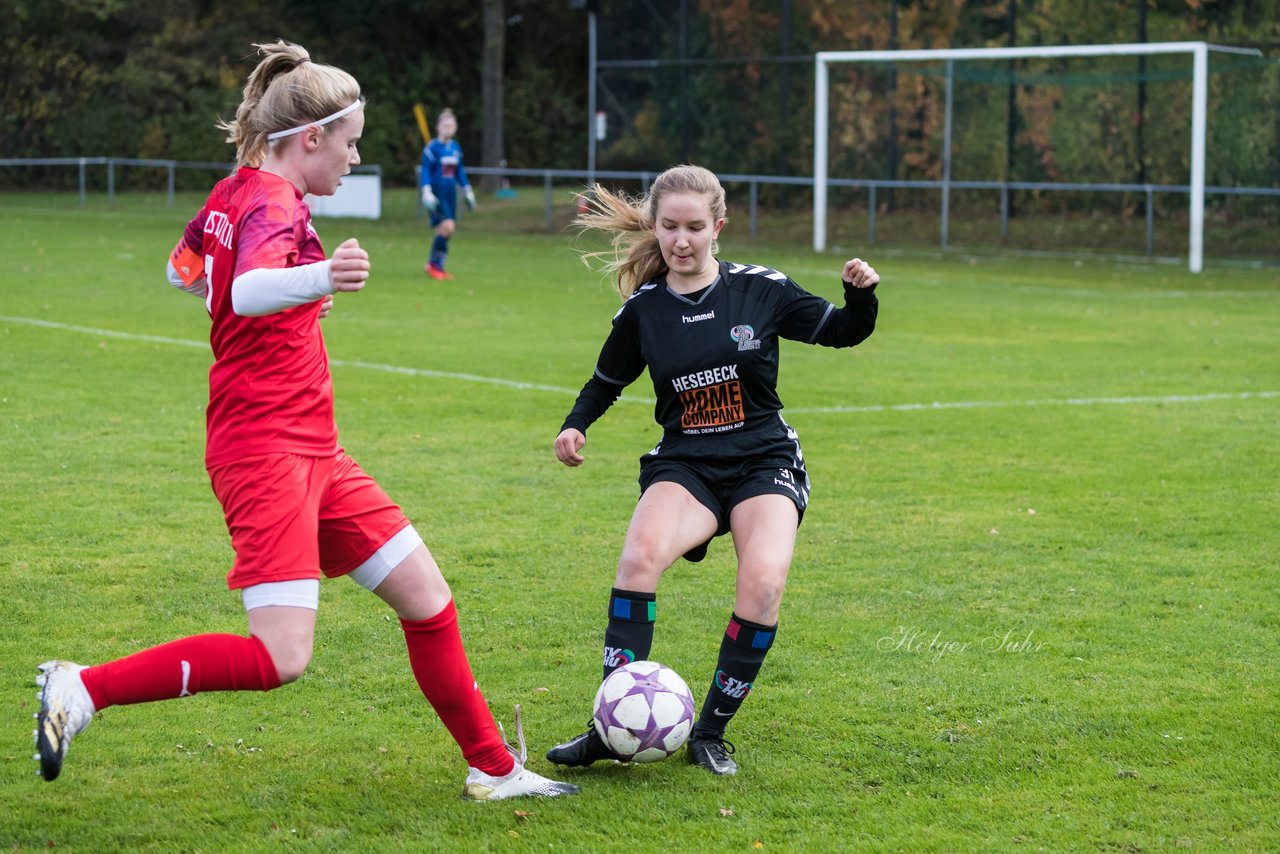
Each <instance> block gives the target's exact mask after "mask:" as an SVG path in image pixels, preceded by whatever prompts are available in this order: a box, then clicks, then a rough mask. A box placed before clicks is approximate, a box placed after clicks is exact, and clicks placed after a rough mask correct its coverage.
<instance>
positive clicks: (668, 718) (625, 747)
mask: <svg viewBox="0 0 1280 854" xmlns="http://www.w3.org/2000/svg"><path fill="white" fill-rule="evenodd" d="M693 718H694V712H693V694H691V693H690V692H689V686H688V685H686V684H685V681H684V680H683V679H681V678H680V675H679V674H678V673H676V672H675V671H674V670H672V669H671V668H670V667H664V666H663V665H661V664H659V663H658V662H656V661H633V662H631V663H630V664H626V665H623V666H622V667H619V668H618V669H617V670H615V671H613V672H612V673H610V674H609V676H608V678H606V679H605V680H604V682H602V683H600V690H599V691H597V692H596V703H595V725H596V732H598V733H600V737H601V738H603V739H604V743H605V744H607V745H608V746H609V749H610V750H612V751H613V752H614V753H616V754H617V755H618V758H620V759H623V760H626V761H628V762H657V761H658V760H659V759H666V758H667V757H668V756H670V755H671V754H673V753H675V752H676V751H677V750H679V749H680V747H681V745H683V744H684V743H685V741H687V740H688V738H689V731H690V730H692V729H693Z"/></svg>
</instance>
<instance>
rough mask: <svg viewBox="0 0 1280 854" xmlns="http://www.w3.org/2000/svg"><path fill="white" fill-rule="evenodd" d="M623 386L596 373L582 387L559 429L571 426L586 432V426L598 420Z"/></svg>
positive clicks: (618, 395)
mask: <svg viewBox="0 0 1280 854" xmlns="http://www.w3.org/2000/svg"><path fill="white" fill-rule="evenodd" d="M623 388H625V386H623V385H619V384H617V383H613V382H609V381H608V380H606V379H604V378H603V377H601V376H600V375H599V374H596V375H595V376H593V377H592V378H591V379H589V380H587V384H586V385H584V386H583V387H582V391H581V392H580V393H579V394H578V400H577V401H576V402H575V403H574V404H573V409H572V410H570V411H569V416H568V417H567V418H565V420H564V424H562V425H561V427H560V430H561V431H564V430H565V429H567V428H569V427H572V428H574V429H575V430H580V431H581V432H583V433H586V432H587V428H588V427H590V426H591V425H592V424H594V423H595V422H596V421H598V420H599V419H600V416H601V415H604V414H605V412H607V411H608V409H609V407H610V406H613V404H614V402H615V401H616V400H617V399H618V398H619V397H620V396H621V395H622V389H623Z"/></svg>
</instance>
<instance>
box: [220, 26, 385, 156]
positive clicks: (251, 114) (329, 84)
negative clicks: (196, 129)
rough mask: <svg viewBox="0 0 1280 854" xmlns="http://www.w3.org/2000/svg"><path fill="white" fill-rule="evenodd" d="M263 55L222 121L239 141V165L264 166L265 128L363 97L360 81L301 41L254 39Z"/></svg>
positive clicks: (230, 138) (321, 114)
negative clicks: (230, 115) (232, 113)
mask: <svg viewBox="0 0 1280 854" xmlns="http://www.w3.org/2000/svg"><path fill="white" fill-rule="evenodd" d="M254 47H255V48H257V51H258V53H259V54H260V55H261V56H262V59H261V60H260V61H259V62H258V65H257V67H256V68H254V69H253V71H252V73H250V74H249V80H248V82H247V83H245V87H244V99H243V100H242V101H241V103H240V106H239V107H237V108H236V117H235V119H233V120H232V121H230V122H226V121H223V122H219V123H218V127H220V128H222V129H223V130H225V131H226V132H227V142H230V143H234V144H235V146H236V160H237V161H238V163H239V165H241V166H261V165H262V162H263V161H264V160H266V158H267V153H268V151H269V150H270V148H271V146H273V145H276V144H279V142H280V141H279V140H276V141H269V140H268V139H267V134H271V133H276V132H278V131H282V130H288V129H290V128H295V127H298V126H299V125H303V124H306V123H307V122H313V121H319V120H320V119H323V118H325V117H326V116H331V115H333V114H334V113H336V112H338V111H339V110H341V109H343V108H344V107H349V106H350V105H351V104H352V103H354V102H355V101H357V100H359V101H363V100H364V99H363V98H362V97H361V95H360V84H359V83H357V82H356V79H355V78H354V77H352V76H351V75H350V74H348V73H347V72H345V71H343V70H342V69H340V68H334V67H333V66H331V65H319V64H317V63H314V62H312V61H311V55H310V54H308V53H307V51H306V49H304V48H303V47H302V46H301V45H296V44H290V43H289V42H286V41H277V42H275V43H274V44H255V45H254Z"/></svg>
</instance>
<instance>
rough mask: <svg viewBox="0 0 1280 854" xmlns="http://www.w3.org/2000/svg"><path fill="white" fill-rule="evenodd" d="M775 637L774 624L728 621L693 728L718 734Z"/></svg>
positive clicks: (743, 697) (749, 684)
mask: <svg viewBox="0 0 1280 854" xmlns="http://www.w3.org/2000/svg"><path fill="white" fill-rule="evenodd" d="M777 634H778V627H777V625H773V626H762V625H760V624H759V623H753V622H751V621H750V620H744V619H742V618H741V617H739V616H738V615H737V614H734V615H733V616H732V617H731V618H730V619H729V625H728V627H727V628H726V629H725V630H724V639H723V640H722V641H721V642H720V658H719V659H718V660H717V661H716V676H715V678H714V679H712V680H711V687H710V689H708V691H707V699H706V700H705V701H704V702H703V704H702V712H701V713H700V714H699V715H698V723H697V728H698V729H699V730H701V731H702V732H709V733H716V734H722V733H724V728H725V727H726V726H728V724H729V720H730V719H731V718H732V717H733V716H734V714H736V713H737V711H738V708H739V707H740V706H741V705H742V702H743V701H744V700H745V699H747V693H748V692H749V691H750V690H751V685H752V683H753V682H754V681H755V678H756V675H757V674H759V672H760V667H761V665H763V664H764V657H765V655H766V654H767V653H768V652H769V647H771V646H773V639H774V638H775V637H776V636H777Z"/></svg>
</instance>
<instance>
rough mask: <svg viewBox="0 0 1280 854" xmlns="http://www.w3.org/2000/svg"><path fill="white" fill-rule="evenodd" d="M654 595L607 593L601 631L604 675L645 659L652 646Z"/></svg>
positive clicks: (655, 596) (654, 614) (626, 591)
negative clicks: (605, 621) (606, 611)
mask: <svg viewBox="0 0 1280 854" xmlns="http://www.w3.org/2000/svg"><path fill="white" fill-rule="evenodd" d="M657 599H658V597H657V594H656V593H637V592H635V591H634V590H619V589H618V588H616V587H615V588H613V590H612V592H611V593H610V594H609V625H608V627H607V628H606V629H605V630H604V675H605V676H608V675H609V674H610V673H612V672H613V671H615V670H617V669H618V668H619V667H621V666H622V665H624V664H630V663H631V662H633V661H642V660H644V659H647V658H648V657H649V650H650V649H651V648H652V647H653V620H654V617H655V616H656V613H657V605H656V603H657Z"/></svg>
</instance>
